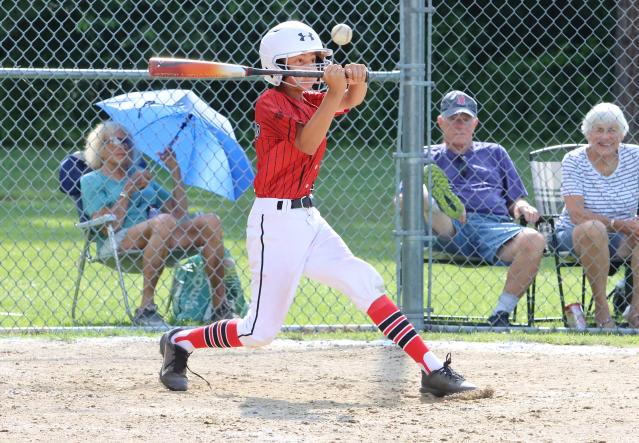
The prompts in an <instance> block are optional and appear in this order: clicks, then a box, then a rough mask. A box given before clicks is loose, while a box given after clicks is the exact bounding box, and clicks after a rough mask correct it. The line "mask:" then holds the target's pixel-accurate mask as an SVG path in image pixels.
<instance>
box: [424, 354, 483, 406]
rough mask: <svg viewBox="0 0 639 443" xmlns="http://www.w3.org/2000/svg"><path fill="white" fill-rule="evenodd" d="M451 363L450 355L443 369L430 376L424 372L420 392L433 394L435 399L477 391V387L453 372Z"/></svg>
mask: <svg viewBox="0 0 639 443" xmlns="http://www.w3.org/2000/svg"><path fill="white" fill-rule="evenodd" d="M450 362H451V358H450V354H448V355H447V356H446V361H445V362H444V366H443V367H442V368H440V369H438V370H436V371H433V372H431V373H430V374H426V372H424V371H422V387H421V388H420V389H419V392H421V393H422V394H433V395H434V396H435V397H443V396H445V395H450V394H457V393H458V392H465V391H472V390H473V389H477V386H475V385H474V384H472V383H469V382H467V381H466V379H464V377H463V376H462V375H460V374H458V373H457V372H455V371H453V368H451V367H450Z"/></svg>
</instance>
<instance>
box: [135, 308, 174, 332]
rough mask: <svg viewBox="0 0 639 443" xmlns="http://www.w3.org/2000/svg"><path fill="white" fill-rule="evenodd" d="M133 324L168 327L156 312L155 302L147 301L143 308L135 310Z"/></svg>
mask: <svg viewBox="0 0 639 443" xmlns="http://www.w3.org/2000/svg"><path fill="white" fill-rule="evenodd" d="M133 324H134V325H135V326H148V327H154V328H168V327H169V325H168V324H167V323H166V322H165V321H164V318H162V316H161V315H160V314H159V313H158V306H157V305H156V304H155V303H149V304H148V305H146V306H145V307H143V308H138V309H136V310H135V315H134V316H133Z"/></svg>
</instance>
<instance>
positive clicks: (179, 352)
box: [160, 328, 191, 391]
mask: <svg viewBox="0 0 639 443" xmlns="http://www.w3.org/2000/svg"><path fill="white" fill-rule="evenodd" d="M184 329H188V328H174V329H171V330H170V331H169V332H165V333H164V334H163V335H162V338H160V354H162V356H163V357H164V360H163V362H162V368H161V369H160V381H161V382H162V384H163V385H164V386H166V387H167V388H169V389H170V390H172V391H186V390H187V388H188V384H189V381H188V378H187V377H186V363H187V362H188V360H189V356H190V355H191V353H190V352H188V351H187V350H186V349H184V348H182V347H181V346H177V345H174V344H173V343H171V337H173V336H174V335H175V334H176V333H177V332H179V331H182V330H184Z"/></svg>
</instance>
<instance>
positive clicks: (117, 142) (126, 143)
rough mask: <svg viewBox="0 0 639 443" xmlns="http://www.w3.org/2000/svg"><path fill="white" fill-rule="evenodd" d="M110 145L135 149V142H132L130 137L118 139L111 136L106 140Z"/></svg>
mask: <svg viewBox="0 0 639 443" xmlns="http://www.w3.org/2000/svg"><path fill="white" fill-rule="evenodd" d="M106 140H107V142H108V143H111V144H114V145H122V146H126V147H127V148H132V147H133V140H131V138H130V137H123V138H120V137H116V136H115V135H114V136H111V137H109V138H107V139H106Z"/></svg>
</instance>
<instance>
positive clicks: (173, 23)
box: [0, 0, 637, 148]
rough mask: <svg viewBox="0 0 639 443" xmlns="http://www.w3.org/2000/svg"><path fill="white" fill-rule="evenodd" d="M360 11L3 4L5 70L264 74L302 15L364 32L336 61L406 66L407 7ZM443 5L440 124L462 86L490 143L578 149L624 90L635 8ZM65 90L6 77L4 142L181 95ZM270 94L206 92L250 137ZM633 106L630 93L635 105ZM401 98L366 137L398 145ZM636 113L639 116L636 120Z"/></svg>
mask: <svg viewBox="0 0 639 443" xmlns="http://www.w3.org/2000/svg"><path fill="white" fill-rule="evenodd" d="M351 6H352V7H351V8H345V7H344V5H343V2H340V1H332V0H331V1H310V0H300V1H287V0H280V1H264V0H255V1H219V0H218V1H216V0H213V1H148V0H147V1H138V0H135V1H131V0H94V1H90V2H89V1H79V2H77V1H64V0H63V1H37V0H36V1H26V0H18V1H7V0H3V1H2V2H1V9H2V11H4V12H5V13H4V16H3V18H2V19H1V20H0V27H1V29H0V35H1V36H2V37H1V38H2V42H1V48H2V51H3V54H2V66H3V67H34V68H35V67H39V68H42V67H50V68H59V67H65V68H125V69H145V68H146V61H147V59H148V58H149V57H150V56H153V55H168V56H183V57H190V58H200V59H208V60H220V61H228V62H235V63H241V64H248V65H258V63H259V56H258V51H257V50H258V45H259V40H260V37H261V36H262V35H263V34H264V33H265V32H266V30H267V29H269V28H270V27H272V26H273V25H274V24H276V23H278V22H280V21H284V20H288V19H300V20H303V21H306V22H308V23H309V24H311V25H312V26H313V27H314V28H315V29H317V30H318V31H319V33H320V35H321V36H322V38H323V39H324V41H325V43H329V42H328V41H329V31H330V28H331V27H332V26H333V25H334V24H335V23H339V22H346V23H349V24H351V25H352V26H353V27H354V29H355V32H356V34H355V39H354V44H353V45H349V46H348V47H345V48H342V49H341V50H339V51H337V53H336V57H335V58H336V60H337V61H339V62H343V61H345V60H351V61H363V62H364V63H367V64H368V65H369V67H370V68H371V69H372V70H392V69H395V68H396V66H397V64H398V62H399V28H400V23H399V2H370V3H363V2H356V3H355V2H354V3H352V5H351ZM433 6H434V8H435V13H434V16H433V57H432V75H433V80H434V81H435V83H436V87H435V89H434V91H433V108H434V109H433V110H434V116H436V115H437V112H436V111H437V102H438V101H439V98H440V97H441V96H442V95H443V94H444V93H445V92H446V91H447V90H449V89H452V88H456V89H464V90H466V91H468V92H470V93H471V94H473V95H474V96H475V97H476V98H477V100H478V101H479V103H480V107H481V108H480V120H481V122H482V125H481V127H480V131H479V136H480V138H493V139H496V140H497V141H501V142H503V143H504V144H512V145H515V146H518V147H519V146H521V147H523V146H531V145H540V144H551V143H561V142H574V141H581V140H583V138H582V136H581V134H579V132H578V129H577V128H578V126H579V122H580V121H581V119H582V118H583V116H584V114H585V113H586V112H587V111H588V110H589V109H590V107H592V106H593V105H594V104H596V103H597V102H600V101H604V100H609V101H615V100H616V95H619V94H620V88H619V87H618V85H617V80H616V79H617V77H618V75H617V71H618V70H619V67H618V66H616V61H617V59H618V58H619V57H618V54H619V52H621V53H624V51H626V50H629V49H628V48H624V47H620V46H619V41H620V40H621V39H620V38H619V30H618V26H617V20H618V17H619V16H624V14H625V15H627V13H628V9H635V8H636V5H635V2H634V1H627V0H626V1H625V2H621V3H620V2H616V1H613V0H604V1H601V0H588V1H574V0H572V1H571V0H507V1H499V2H498V1H495V0H470V1H469V0H457V1H446V2H444V1H434V2H433ZM619 8H625V10H619ZM329 46H332V47H333V48H334V49H336V47H335V46H334V45H333V44H332V43H329ZM630 46H632V44H630ZM632 80H634V79H632ZM58 83H59V84H60V85H59V87H56V88H54V91H55V92H54V93H53V94H40V93H39V92H40V91H42V90H44V89H51V86H50V84H48V85H45V84H44V82H43V81H29V82H25V81H20V80H15V79H4V80H0V88H2V90H3V91H6V92H5V94H4V96H3V97H2V99H1V100H2V109H3V111H4V112H8V113H10V114H11V116H12V118H7V119H3V120H2V121H3V126H2V128H1V129H2V134H1V137H0V142H1V143H2V146H3V147H11V146H15V145H16V144H17V145H20V144H22V143H28V144H29V145H32V146H34V145H35V146H40V147H43V148H44V147H46V146H47V145H50V144H51V143H52V140H55V141H56V142H57V143H60V144H63V145H64V144H68V145H71V144H76V143H77V141H78V140H79V139H80V138H81V137H82V135H83V133H84V132H85V131H86V128H85V127H82V125H80V126H78V125H77V124H76V122H78V121H81V120H89V121H91V120H93V119H92V118H90V117H91V115H89V116H88V117H87V115H86V114H87V113H89V114H90V113H92V112H96V111H95V110H93V109H92V106H91V104H92V103H93V102H95V101H96V100H98V99H100V98H105V96H108V95H109V94H111V93H113V94H115V93H119V92H125V91H126V90H127V89H129V90H131V89H142V88H148V87H162V86H171V85H170V84H169V85H167V83H166V82H164V83H161V84H157V85H155V84H149V83H148V82H138V83H137V84H133V83H131V82H126V81H125V82H122V81H112V82H109V81H107V82H92V83H91V84H89V82H87V81H58ZM182 85H184V83H182ZM45 86H47V87H48V88H45ZM616 86H617V88H616ZM615 88H616V89H615ZM25 89H27V90H29V91H28V92H29V94H28V95H25V94H23V91H24V90H25ZM31 89H32V90H31ZM624 90H625V89H624V88H621V91H624ZM260 91H261V88H247V87H246V86H245V84H238V83H224V82H217V83H212V84H210V85H209V87H207V88H206V89H203V91H202V95H204V98H205V99H206V100H208V101H209V102H211V103H212V104H213V105H214V106H216V107H217V108H218V109H221V110H222V111H223V112H226V113H227V114H228V115H230V116H231V118H232V120H233V121H235V122H237V124H238V126H239V131H240V136H244V137H250V136H251V135H250V127H249V126H250V123H249V122H250V120H251V119H252V116H251V118H249V119H247V118H246V114H247V113H249V114H250V113H251V112H252V111H251V104H252V103H253V102H254V99H255V98H256V96H257V94H259V92H260ZM636 98H637V97H634V96H631V97H626V99H625V102H626V103H631V102H633V101H636ZM25 100H28V101H30V103H26V102H25ZM396 102H397V96H396V95H394V94H383V93H382V94H377V95H375V94H369V102H368V103H367V108H366V111H365V112H366V115H367V116H368V118H370V119H372V120H377V121H379V122H380V124H379V125H377V129H376V130H374V131H370V130H366V129H364V130H363V131H364V134H363V137H364V140H368V139H369V138H370V137H372V136H373V135H374V136H376V137H380V138H381V139H382V140H386V139H389V140H388V141H389V142H391V143H392V140H390V139H392V137H393V136H394V134H393V133H392V131H390V128H389V127H388V126H392V125H393V122H392V121H390V120H389V118H388V117H389V111H390V112H391V113H390V115H391V116H395V117H396V113H395V111H396V107H397V104H396ZM34 103H35V104H36V105H37V106H35V108H38V109H39V111H38V115H34V114H33V112H32V111H31V112H23V110H24V109H34ZM27 105H28V106H27ZM622 105H623V103H622ZM391 110H392V111H391ZM631 111H632V112H631V113H632V114H633V115H630V117H631V120H633V121H634V120H636V119H637V116H636V115H634V109H633V110H631ZM54 115H55V116H56V117H55V118H54ZM61 116H63V118H64V120H63V121H62V124H61V121H60V118H61ZM81 116H84V119H82V118H81ZM27 121H29V122H30V124H29V125H26V124H25V123H26V122H27ZM20 127H22V128H27V127H28V129H27V130H20ZM633 127H634V124H633Z"/></svg>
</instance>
